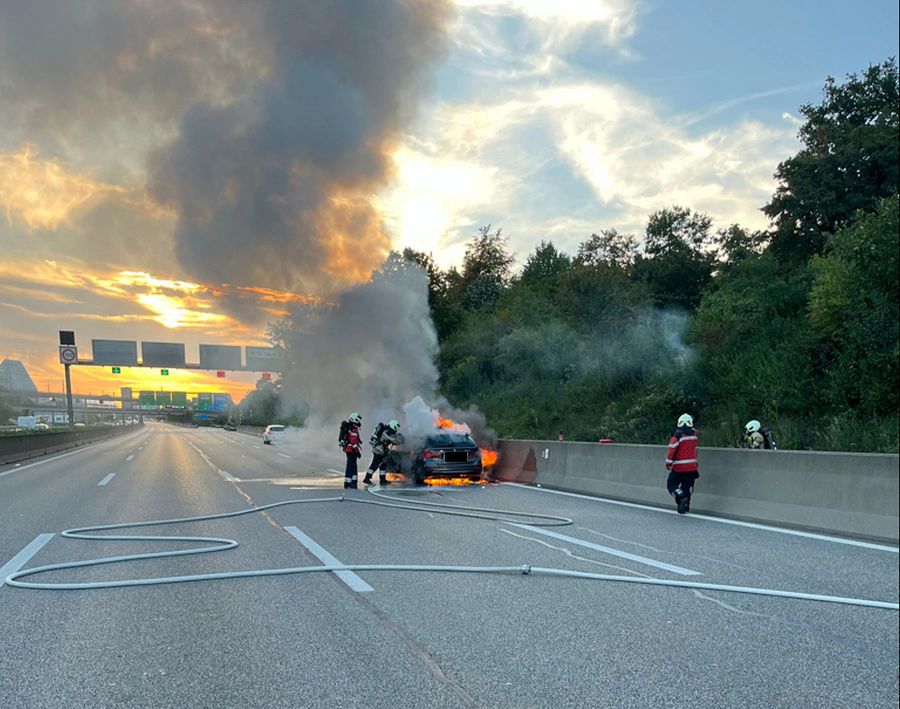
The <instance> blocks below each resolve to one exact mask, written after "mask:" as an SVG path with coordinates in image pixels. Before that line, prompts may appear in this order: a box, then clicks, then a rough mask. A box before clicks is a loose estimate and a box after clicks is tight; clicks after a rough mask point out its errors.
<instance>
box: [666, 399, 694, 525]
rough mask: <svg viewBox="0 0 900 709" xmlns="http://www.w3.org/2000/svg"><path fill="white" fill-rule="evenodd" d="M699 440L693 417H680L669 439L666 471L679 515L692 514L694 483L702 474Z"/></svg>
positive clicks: (667, 482) (667, 484) (686, 415)
mask: <svg viewBox="0 0 900 709" xmlns="http://www.w3.org/2000/svg"><path fill="white" fill-rule="evenodd" d="M697 438H698V436H697V431H695V430H694V419H693V418H692V417H691V415H690V414H682V415H681V416H679V417H678V428H676V429H675V433H673V434H672V437H671V438H670V439H669V448H668V452H667V454H666V470H668V471H669V479H668V480H667V481H666V487H667V488H668V490H669V494H670V495H671V496H672V497H674V498H675V502H676V504H677V508H678V514H681V515H683V514H684V513H685V512H690V510H691V494H692V493H693V492H694V481H695V480H696V479H697V478H699V477H700V473H698V472H697V467H698V466H697Z"/></svg>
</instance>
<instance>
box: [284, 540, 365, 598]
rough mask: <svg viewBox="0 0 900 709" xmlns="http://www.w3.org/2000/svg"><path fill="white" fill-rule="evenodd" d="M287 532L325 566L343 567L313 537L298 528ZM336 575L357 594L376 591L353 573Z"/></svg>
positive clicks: (335, 573) (336, 572) (336, 573)
mask: <svg viewBox="0 0 900 709" xmlns="http://www.w3.org/2000/svg"><path fill="white" fill-rule="evenodd" d="M285 530H286V531H287V533H288V534H290V535H291V536H292V537H293V538H294V539H296V540H297V541H298V542H300V543H301V544H302V545H303V546H305V547H306V548H307V549H308V550H309V552H310V553H311V554H312V555H313V556H315V557H316V558H317V559H318V560H319V561H321V562H322V563H323V564H324V565H325V566H343V565H344V564H343V562H341V561H338V560H337V559H335V558H334V556H333V555H332V554H331V552H329V551H328V550H327V549H325V548H323V547H322V546H320V545H319V544H318V543H317V542H316V541H315V540H314V539H312V537H309V536H307V535H306V534H304V533H303V532H301V531H300V530H299V529H297V528H296V527H285ZM334 575H335V576H337V577H338V578H339V579H340V580H341V581H343V582H344V583H345V584H346V585H347V586H348V587H349V588H350V589H351V590H353V591H356V592H357V593H369V592H370V591H374V590H375V589H374V588H372V587H371V586H370V585H369V584H367V583H366V582H365V581H363V580H362V579H361V578H360V577H359V576H357V575H356V574H354V573H353V572H352V571H335V572H334Z"/></svg>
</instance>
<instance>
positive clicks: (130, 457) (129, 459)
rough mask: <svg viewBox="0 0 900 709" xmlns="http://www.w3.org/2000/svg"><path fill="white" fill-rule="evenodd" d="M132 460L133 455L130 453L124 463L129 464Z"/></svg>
mask: <svg viewBox="0 0 900 709" xmlns="http://www.w3.org/2000/svg"><path fill="white" fill-rule="evenodd" d="M132 460H134V453H132V454H131V455H130V456H128V457H127V458H126V459H125V462H126V463H130V462H131V461H132Z"/></svg>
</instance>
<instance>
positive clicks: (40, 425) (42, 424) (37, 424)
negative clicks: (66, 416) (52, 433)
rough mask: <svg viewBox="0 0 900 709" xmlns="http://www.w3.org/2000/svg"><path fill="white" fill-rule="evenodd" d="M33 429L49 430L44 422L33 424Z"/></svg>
mask: <svg viewBox="0 0 900 709" xmlns="http://www.w3.org/2000/svg"><path fill="white" fill-rule="evenodd" d="M34 430H35V431H49V430H50V427H49V426H48V425H47V424H45V423H36V424H34Z"/></svg>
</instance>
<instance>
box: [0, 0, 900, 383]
mask: <svg viewBox="0 0 900 709" xmlns="http://www.w3.org/2000/svg"><path fill="white" fill-rule="evenodd" d="M897 27H898V4H897V2H896V0H892V1H891V0H866V2H861V3H848V2H836V1H830V0H826V1H824V2H812V1H807V0H802V1H798V2H792V3H783V2H775V1H774V0H760V1H758V2H753V3H718V2H700V1H691V0H684V1H682V2H677V3H663V2H641V1H638V0H609V1H608V2H604V1H602V0H585V1H583V2H580V1H578V0H568V1H567V0H457V1H456V2H455V3H452V2H444V1H443V0H422V1H421V2H417V3H402V2H398V3H384V4H380V3H357V2H350V1H349V0H346V1H340V0H335V1H334V2H319V1H318V0H295V1H293V2H285V3H281V2H277V1H276V0H272V1H271V2H258V3H245V2H240V1H239V0H233V1H232V0H191V1H188V0H184V1H177V0H171V1H167V2H148V1H142V0H134V1H132V2H92V1H89V0H35V2H18V1H17V0H0V207H2V210H3V211H2V213H0V253H2V257H0V359H2V358H4V357H11V358H14V359H19V360H22V361H23V362H24V363H25V366H26V367H27V368H28V370H29V372H30V374H31V375H32V378H33V379H34V380H35V382H36V383H37V384H38V387H39V388H40V389H44V390H46V389H47V388H50V389H58V388H59V387H60V386H61V379H62V367H61V366H60V365H59V363H58V356H57V350H56V337H57V335H56V332H57V330H60V329H70V330H75V331H76V334H77V338H78V344H79V348H80V350H81V352H82V353H83V354H84V355H86V356H90V340H91V339H92V338H110V339H137V340H153V341H172V342H185V343H186V344H187V346H188V349H187V353H188V359H189V360H191V361H197V359H198V356H197V346H198V344H200V343H224V344H265V341H264V338H263V335H264V330H265V326H266V324H267V323H268V322H271V321H273V320H276V319H278V318H279V317H281V316H282V315H284V314H285V313H286V312H287V309H288V308H289V307H290V306H291V304H292V303H294V302H306V300H307V299H308V298H316V299H328V298H329V297H330V296H333V295H335V294H336V293H339V292H340V291H341V290H342V289H344V288H346V287H348V286H350V285H352V284H354V283H358V282H360V281H362V280H365V279H366V278H367V276H368V273H370V272H371V269H372V268H374V267H375V266H377V264H378V263H379V262H380V260H381V259H382V258H383V256H384V255H385V254H386V252H387V250H389V249H390V248H392V247H393V248H402V247H404V246H413V247H414V248H417V249H420V250H424V251H428V252H430V253H432V254H433V255H434V257H435V258H436V260H437V261H438V263H439V264H441V265H442V266H450V265H454V264H459V262H460V261H461V258H462V254H463V249H464V244H465V242H466V240H467V239H469V238H471V236H472V235H473V234H474V233H475V231H476V229H477V227H478V226H479V225H481V224H487V223H491V224H493V225H495V226H501V227H503V229H504V232H505V233H507V234H508V235H509V237H510V245H511V247H512V248H513V249H514V251H515V252H516V254H517V256H518V258H519V262H521V261H522V260H523V259H524V256H525V255H526V254H527V253H528V252H529V251H530V250H531V249H533V248H534V246H535V245H536V244H537V243H538V242H539V241H540V240H542V239H550V240H552V241H553V242H554V243H555V244H556V245H557V246H558V247H560V248H562V249H564V250H568V251H570V252H571V251H574V250H575V248H576V247H577V245H578V243H579V242H580V241H582V240H584V239H585V238H587V237H588V236H589V235H590V234H591V232H595V231H598V230H600V229H604V228H612V227H614V228H616V229H619V230H620V231H630V232H633V233H636V234H640V232H641V230H642V228H643V225H644V222H645V220H646V216H647V214H648V213H649V212H651V211H653V210H655V209H658V208H661V207H665V206H671V205H673V204H680V205H683V206H687V207H691V208H692V209H696V210H702V211H706V212H707V213H709V215H710V216H711V217H713V219H714V221H715V223H716V225H717V226H718V225H725V224H729V223H732V222H738V223H740V224H742V225H744V226H746V227H750V228H761V227H764V226H765V220H764V217H763V215H762V214H761V212H760V211H759V208H760V207H761V206H762V205H763V204H765V202H766V201H767V199H768V197H769V196H770V195H771V193H772V191H773V189H774V183H773V180H772V174H773V172H774V170H775V168H776V166H777V164H778V162H779V161H780V160H783V159H784V158H786V157H788V156H789V155H791V154H792V153H794V152H795V151H796V150H797V148H798V142H797V139H796V133H797V128H798V125H799V122H800V118H799V112H798V108H799V106H800V105H802V104H804V103H808V102H817V101H818V100H819V99H820V97H821V89H822V85H823V83H824V81H825V78H826V77H827V76H828V75H834V76H836V77H843V76H844V75H845V74H846V73H848V72H856V71H860V70H862V69H864V68H865V67H866V66H868V65H869V64H871V63H878V62H881V61H884V60H885V59H887V58H888V57H890V56H895V55H896V54H897V52H898V30H897ZM367 336H369V335H368V334H367V333H364V332H360V333H358V337H359V339H360V343H362V341H363V340H364V338H365V337H367ZM254 381H255V377H254V376H253V375H249V374H243V375H237V374H235V375H232V374H229V376H228V378H227V379H225V380H224V381H223V380H221V379H216V378H215V375H214V374H212V375H197V374H195V373H190V372H175V371H173V372H172V373H171V374H170V376H169V377H168V378H162V377H160V376H159V372H158V371H157V370H149V369H148V370H138V369H134V370H124V371H123V374H121V375H113V374H112V373H111V372H110V370H109V368H88V367H81V368H76V369H75V370H74V385H75V389H76V390H78V391H82V392H88V391H90V392H94V393H98V392H100V391H103V390H106V391H111V390H114V389H116V388H118V387H119V386H133V387H134V388H135V389H141V388H160V387H164V388H166V389H169V390H173V391H183V390H187V391H194V392H196V391H222V390H226V391H229V392H231V393H232V394H233V396H235V398H240V396H241V394H242V392H243V391H245V390H246V389H247V387H248V386H252V384H253V382H254Z"/></svg>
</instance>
